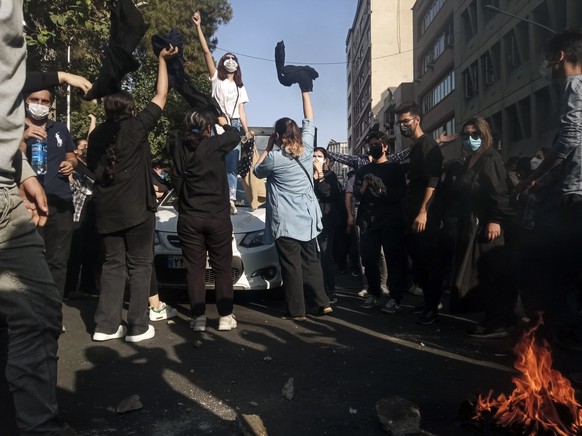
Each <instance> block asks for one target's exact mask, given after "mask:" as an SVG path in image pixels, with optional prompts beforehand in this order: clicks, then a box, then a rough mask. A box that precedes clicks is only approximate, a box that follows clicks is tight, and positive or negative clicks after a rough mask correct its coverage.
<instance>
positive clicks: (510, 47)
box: [504, 30, 521, 67]
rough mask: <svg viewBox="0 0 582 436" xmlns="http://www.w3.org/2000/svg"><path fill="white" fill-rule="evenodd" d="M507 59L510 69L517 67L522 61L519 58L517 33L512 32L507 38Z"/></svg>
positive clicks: (505, 40) (505, 39)
mask: <svg viewBox="0 0 582 436" xmlns="http://www.w3.org/2000/svg"><path fill="white" fill-rule="evenodd" d="M504 42H505V59H506V60H507V64H508V65H509V66H510V67H517V66H518V65H519V64H520V63H521V61H520V58H519V48H518V46H517V38H516V36H515V32H514V31H513V30H512V31H511V32H509V33H508V34H507V35H506V36H505V38H504Z"/></svg>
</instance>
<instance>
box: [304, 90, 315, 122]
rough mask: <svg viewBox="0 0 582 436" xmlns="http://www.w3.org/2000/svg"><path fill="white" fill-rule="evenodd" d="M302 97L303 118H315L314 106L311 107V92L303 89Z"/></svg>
mask: <svg viewBox="0 0 582 436" xmlns="http://www.w3.org/2000/svg"><path fill="white" fill-rule="evenodd" d="M301 97H302V98H303V118H306V119H308V120H313V108H312V107H311V98H310V97H309V92H305V91H301Z"/></svg>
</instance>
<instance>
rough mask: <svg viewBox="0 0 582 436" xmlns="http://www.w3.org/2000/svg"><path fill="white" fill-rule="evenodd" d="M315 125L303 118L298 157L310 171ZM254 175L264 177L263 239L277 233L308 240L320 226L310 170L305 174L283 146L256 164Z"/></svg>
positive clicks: (317, 231)
mask: <svg viewBox="0 0 582 436" xmlns="http://www.w3.org/2000/svg"><path fill="white" fill-rule="evenodd" d="M314 138H315V126H314V125H313V123H312V122H311V120H308V119H305V120H303V133H302V139H303V146H304V147H305V150H304V151H303V154H302V155H301V156H300V157H299V160H300V161H301V163H302V164H303V166H304V167H305V169H306V170H307V172H308V173H309V172H310V171H312V170H313V143H314ZM254 173H255V176H257V177H258V178H260V179H264V178H265V177H266V178H267V214H266V215H267V216H266V223H265V239H266V240H267V241H268V242H270V241H272V240H275V239H278V238H280V237H287V238H293V239H296V240H298V241H311V240H312V239H313V238H315V237H316V236H317V235H318V234H319V233H320V232H321V230H322V229H323V227H322V224H321V209H320V208H319V203H318V201H317V198H316V196H315V192H314V190H313V177H312V174H311V173H309V175H308V174H305V171H303V169H302V168H301V166H300V165H299V164H298V163H297V162H296V161H295V159H293V158H292V157H290V156H288V155H287V154H286V153H285V152H284V151H283V150H281V149H275V150H272V151H270V152H269V153H268V155H267V156H266V157H265V159H264V160H263V162H261V163H260V164H259V165H256V166H255V169H254Z"/></svg>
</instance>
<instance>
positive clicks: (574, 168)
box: [553, 75, 582, 195]
mask: <svg viewBox="0 0 582 436" xmlns="http://www.w3.org/2000/svg"><path fill="white" fill-rule="evenodd" d="M553 148H554V150H555V151H556V152H557V153H558V156H559V157H560V158H562V159H564V162H563V164H562V165H563V175H564V178H563V181H562V195H567V194H577V195H582V75H576V76H570V77H568V78H567V79H566V83H565V85H564V91H563V92H562V100H561V102H560V128H559V130H558V137H557V138H556V140H555V141H554V144H553Z"/></svg>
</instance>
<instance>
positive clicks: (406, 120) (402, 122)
mask: <svg viewBox="0 0 582 436" xmlns="http://www.w3.org/2000/svg"><path fill="white" fill-rule="evenodd" d="M416 118H417V117H412V118H407V119H405V120H398V121H396V124H400V125H402V124H407V125H408V124H410V123H411V122H413V121H414V120H415V119H416Z"/></svg>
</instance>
